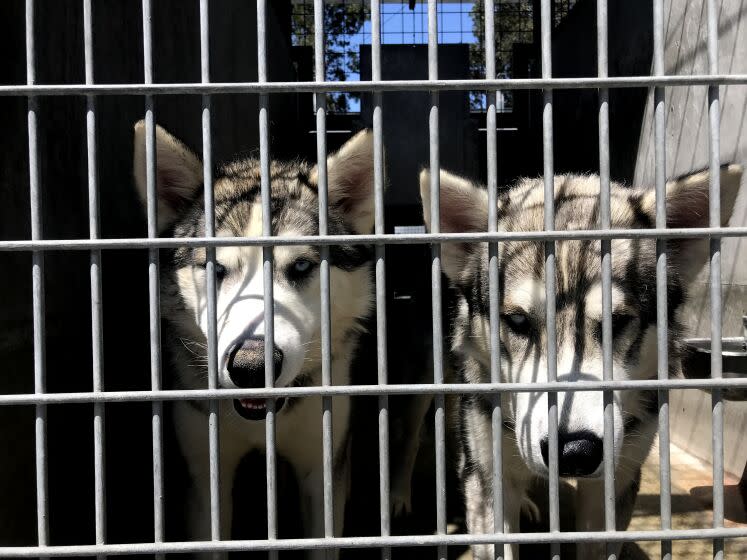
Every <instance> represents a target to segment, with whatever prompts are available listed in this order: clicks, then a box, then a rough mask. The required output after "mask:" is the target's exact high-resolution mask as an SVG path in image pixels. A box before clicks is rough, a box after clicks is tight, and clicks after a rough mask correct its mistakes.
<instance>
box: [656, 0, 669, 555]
mask: <svg viewBox="0 0 747 560" xmlns="http://www.w3.org/2000/svg"><path fill="white" fill-rule="evenodd" d="M663 75H664V0H655V1H654V76H663ZM666 118H667V117H666V106H665V89H664V88H663V87H655V88H654V157H655V160H656V169H655V179H656V191H655V192H656V227H657V228H665V227H667V200H666V198H667V186H666V174H667V162H666V144H665V142H666V136H665V134H666V126H667V123H666ZM667 305H668V303H667V242H666V240H665V239H657V240H656V329H657V330H656V348H657V372H658V378H659V379H662V380H663V379H668V378H669V316H668V314H667ZM657 394H658V400H659V488H660V491H659V496H660V498H659V507H660V510H661V528H662V529H665V530H666V529H671V528H672V483H671V464H670V460H669V391H668V390H666V389H664V390H659V391H657ZM661 558H662V560H672V541H661Z"/></svg>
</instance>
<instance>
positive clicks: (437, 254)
mask: <svg viewBox="0 0 747 560" xmlns="http://www.w3.org/2000/svg"><path fill="white" fill-rule="evenodd" d="M437 16H438V12H437V5H436V0H428V79H429V80H437V79H438V18H437ZM428 130H429V147H430V168H431V184H430V189H431V231H432V232H433V233H440V231H441V219H440V218H441V196H440V194H441V186H440V169H441V166H440V153H439V118H438V92H437V91H432V92H431V108H430V115H429V118H428ZM431 285H432V291H431V308H432V314H433V383H437V384H438V383H443V382H444V365H443V318H442V315H443V313H442V310H441V245H440V244H438V243H434V244H433V245H431ZM434 408H435V427H434V438H435V448H436V449H435V451H436V533H437V534H439V535H445V534H446V412H445V399H444V395H443V394H439V395H436V396H435V397H434ZM446 552H447V551H446V546H445V545H439V547H438V558H439V560H446Z"/></svg>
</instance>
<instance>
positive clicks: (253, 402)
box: [239, 399, 265, 407]
mask: <svg viewBox="0 0 747 560" xmlns="http://www.w3.org/2000/svg"><path fill="white" fill-rule="evenodd" d="M239 402H240V403H241V405H242V406H245V407H249V406H254V407H257V406H260V407H263V406H265V400H264V399H239Z"/></svg>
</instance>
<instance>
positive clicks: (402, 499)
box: [391, 395, 433, 516]
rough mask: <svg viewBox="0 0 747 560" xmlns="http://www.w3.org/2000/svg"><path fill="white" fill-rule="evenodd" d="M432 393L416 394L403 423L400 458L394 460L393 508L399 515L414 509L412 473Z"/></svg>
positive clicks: (395, 513)
mask: <svg viewBox="0 0 747 560" xmlns="http://www.w3.org/2000/svg"><path fill="white" fill-rule="evenodd" d="M432 400H433V397H432V396H431V395H414V396H413V397H412V405H411V406H409V407H408V409H407V413H406V418H405V421H404V423H403V425H402V440H403V443H402V444H401V448H400V450H401V452H402V454H401V455H400V459H399V460H397V461H395V462H393V466H394V468H393V469H392V470H393V472H392V490H391V510H392V515H394V516H398V515H402V514H403V513H410V511H411V510H412V490H411V486H412V473H413V470H414V469H415V460H416V459H417V456H418V451H419V449H420V438H421V431H422V428H423V421H424V419H425V414H426V413H427V412H428V408H429V407H430V406H431V401H432Z"/></svg>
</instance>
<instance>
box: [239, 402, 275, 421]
mask: <svg viewBox="0 0 747 560" xmlns="http://www.w3.org/2000/svg"><path fill="white" fill-rule="evenodd" d="M284 404H285V399H284V398H280V399H277V400H276V401H275V412H280V409H282V408H283V405H284ZM233 407H234V409H235V410H236V412H237V413H238V414H239V416H241V417H242V418H246V419H247V420H264V419H265V418H266V417H267V400H266V399H234V401H233Z"/></svg>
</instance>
